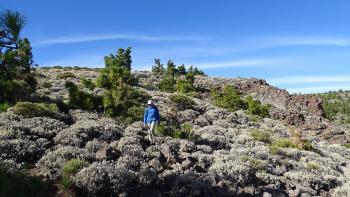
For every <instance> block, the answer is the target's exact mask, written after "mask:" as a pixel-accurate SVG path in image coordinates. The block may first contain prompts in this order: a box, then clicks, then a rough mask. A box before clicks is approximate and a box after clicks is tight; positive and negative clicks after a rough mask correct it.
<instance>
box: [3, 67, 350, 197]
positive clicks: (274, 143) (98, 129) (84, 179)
mask: <svg viewBox="0 0 350 197" xmlns="http://www.w3.org/2000/svg"><path fill="white" fill-rule="evenodd" d="M37 72H38V78H37V80H38V82H39V88H38V90H37V91H36V92H37V96H36V97H37V99H38V100H42V99H43V98H46V99H47V100H48V101H50V102H53V101H54V102H56V103H61V104H62V103H64V102H66V101H67V100H68V99H69V95H68V91H67V89H66V87H65V84H66V81H70V82H73V83H74V84H76V85H79V84H81V81H82V79H83V78H84V79H90V80H93V81H94V80H96V77H97V76H98V75H99V72H98V70H96V69H73V68H70V69H38V71H37ZM64 73H71V74H70V75H67V74H66V75H67V77H62V74H64ZM60 76H61V77H60ZM133 76H134V77H135V78H136V79H138V81H137V84H135V86H134V88H136V89H137V90H140V91H143V92H145V93H147V94H148V95H149V97H150V98H152V100H154V102H155V103H156V105H157V106H158V107H159V110H160V114H161V116H162V118H163V119H164V120H165V121H169V120H173V121H176V122H177V123H178V124H179V125H181V128H183V127H185V126H184V125H190V126H187V127H188V129H187V132H189V133H190V137H188V136H187V137H176V136H161V135H159V134H158V136H157V137H156V138H155V143H154V144H151V143H150V142H149V141H148V138H147V131H146V130H144V129H143V128H142V122H141V120H142V117H140V118H139V121H137V120H136V121H131V123H130V124H129V123H127V122H123V121H121V120H119V119H113V118H110V117H107V116H105V115H103V114H102V113H97V112H94V111H93V110H91V111H84V110H81V109H65V108H64V107H60V106H59V110H56V111H55V112H54V113H49V115H42V114H41V115H37V114H34V115H26V114H23V113H22V114H21V113H19V112H18V111H19V110H18V109H16V108H15V107H13V108H9V109H8V110H7V112H4V113H0V153H1V154H0V159H1V161H0V164H1V165H2V166H5V167H6V169H7V170H9V169H11V170H13V171H16V170H25V171H27V172H29V174H30V175H31V176H37V177H40V178H41V180H44V181H47V183H48V184H53V185H54V186H52V187H53V188H55V189H49V190H48V191H49V192H48V193H47V194H50V195H53V196H62V195H63V196H87V195H89V196H118V195H119V196H349V195H350V190H349V188H350V149H348V148H347V147H346V146H347V144H348V143H349V142H350V138H349V130H348V128H346V127H344V126H343V125H341V124H339V123H340V122H333V121H329V120H328V119H327V118H326V117H327V116H326V115H327V111H326V113H325V111H324V110H323V102H322V99H320V98H318V97H317V96H315V95H290V94H289V93H288V92H287V91H285V90H281V89H278V88H275V87H272V86H270V85H269V84H267V83H266V81H264V80H260V79H253V78H252V79H243V78H232V79H229V78H212V77H207V76H201V75H198V76H195V80H194V86H195V88H196V89H197V90H198V92H197V94H196V95H192V96H191V95H187V97H186V98H187V99H190V101H191V102H189V103H191V104H189V105H184V102H182V101H180V102H176V101H174V100H173V99H171V95H173V93H167V92H163V91H160V90H159V89H158V88H157V87H159V83H161V80H162V79H163V77H164V76H163V75H162V74H155V73H152V72H147V71H136V72H133ZM224 86H232V87H234V88H235V89H237V91H238V92H239V93H240V94H241V95H242V97H247V96H252V98H254V99H255V100H258V101H260V102H261V103H262V104H268V105H269V106H270V107H269V117H265V118H263V117H259V116H256V115H252V114H250V113H249V112H248V111H247V110H244V109H238V110H236V111H230V110H227V109H224V108H221V107H218V106H217V105H215V103H214V102H213V100H212V97H211V90H212V89H213V88H214V89H215V88H221V87H224ZM85 91H87V92H89V93H91V94H93V95H99V96H102V95H103V93H104V91H105V90H104V89H102V88H97V87H93V88H91V89H88V88H85ZM39 98H40V99H39ZM33 100H35V98H33ZM327 102H328V101H327ZM169 109H175V110H176V115H175V116H174V114H173V113H171V112H170V110H169ZM30 112H31V110H28V111H26V113H30ZM74 159H75V160H74ZM67 163H69V164H71V165H76V166H78V167H76V168H74V169H75V170H70V171H69V170H67V168H69V166H68V167H67ZM68 172H69V173H68ZM0 177H1V170H0ZM67 179H68V180H67ZM0 180H1V179H0ZM64 181H66V183H67V182H69V184H68V185H69V187H68V188H69V189H67V190H65V189H64V188H63V186H62V185H64ZM0 189H1V188H0ZM0 194H1V192H0ZM43 196H46V194H43Z"/></svg>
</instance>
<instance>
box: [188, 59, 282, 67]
mask: <svg viewBox="0 0 350 197" xmlns="http://www.w3.org/2000/svg"><path fill="white" fill-rule="evenodd" d="M276 61H278V60H277V59H250V60H237V61H225V62H210V63H197V64H196V63H195V64H191V65H194V66H197V67H198V68H225V67H240V66H257V65H266V64H271V63H276Z"/></svg>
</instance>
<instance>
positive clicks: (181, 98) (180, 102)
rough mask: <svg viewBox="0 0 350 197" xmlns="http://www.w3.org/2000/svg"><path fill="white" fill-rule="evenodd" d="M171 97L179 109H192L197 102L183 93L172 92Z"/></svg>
mask: <svg viewBox="0 0 350 197" xmlns="http://www.w3.org/2000/svg"><path fill="white" fill-rule="evenodd" d="M169 99H170V100H171V101H172V102H174V103H175V104H176V106H177V107H178V108H179V109H190V108H193V106H194V105H195V104H196V103H195V102H194V101H193V100H192V99H191V98H189V97H187V96H185V95H183V94H171V95H170V96H169Z"/></svg>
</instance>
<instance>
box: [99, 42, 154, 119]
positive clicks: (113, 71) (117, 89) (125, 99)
mask: <svg viewBox="0 0 350 197" xmlns="http://www.w3.org/2000/svg"><path fill="white" fill-rule="evenodd" d="M131 63H132V60H131V48H127V49H119V50H118V52H117V54H116V55H112V54H111V55H109V56H106V57H105V68H103V69H102V70H101V71H100V75H99V76H98V78H97V81H96V83H97V86H99V87H102V88H105V89H106V92H105V94H104V96H103V107H104V110H105V113H106V114H107V115H109V116H112V117H119V118H122V119H124V120H127V122H128V121H134V120H139V119H141V117H142V113H141V106H142V104H143V103H145V102H146V101H147V99H148V98H149V95H148V94H147V93H145V92H143V91H139V90H137V89H135V88H133V87H132V85H134V84H135V83H136V82H137V81H136V79H135V78H134V77H133V76H132V75H131Z"/></svg>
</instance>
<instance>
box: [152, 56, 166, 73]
mask: <svg viewBox="0 0 350 197" xmlns="http://www.w3.org/2000/svg"><path fill="white" fill-rule="evenodd" d="M152 72H154V73H164V72H165V68H164V66H163V64H162V63H160V59H154V65H153V66H152Z"/></svg>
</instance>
